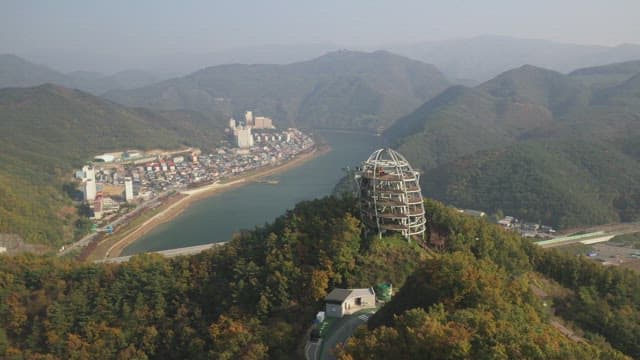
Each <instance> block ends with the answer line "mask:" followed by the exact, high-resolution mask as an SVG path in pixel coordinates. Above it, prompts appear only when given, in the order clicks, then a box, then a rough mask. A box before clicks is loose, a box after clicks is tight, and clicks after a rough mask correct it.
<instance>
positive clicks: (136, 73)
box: [0, 54, 161, 95]
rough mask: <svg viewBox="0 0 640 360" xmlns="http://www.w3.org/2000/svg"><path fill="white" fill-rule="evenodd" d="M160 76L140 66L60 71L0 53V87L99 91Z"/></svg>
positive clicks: (128, 86) (138, 84) (152, 80)
mask: <svg viewBox="0 0 640 360" xmlns="http://www.w3.org/2000/svg"><path fill="white" fill-rule="evenodd" d="M160 80H161V79H160V78H158V77H157V76H155V75H152V74H151V73H148V72H145V71H141V70H125V71H120V72H117V73H115V74H112V75H102V74H99V73H96V72H87V71H74V72H71V73H68V74H63V73H61V72H58V71H56V70H53V69H51V68H49V67H46V66H44V65H38V64H34V63H32V62H29V61H27V60H25V59H23V58H20V57H18V56H15V55H11V54H4V55H0V88H7V87H30V86H37V85H42V84H46V83H51V84H57V85H62V86H65V87H69V88H76V89H80V90H84V91H87V92H90V93H93V94H97V95H99V94H102V93H104V92H106V91H108V90H115V89H132V88H136V87H141V86H145V85H148V84H152V83H155V82H157V81H160Z"/></svg>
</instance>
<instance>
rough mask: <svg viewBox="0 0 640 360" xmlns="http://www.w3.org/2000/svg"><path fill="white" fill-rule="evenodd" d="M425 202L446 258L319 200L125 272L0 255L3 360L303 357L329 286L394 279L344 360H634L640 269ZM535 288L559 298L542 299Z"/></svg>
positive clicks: (147, 259)
mask: <svg viewBox="0 0 640 360" xmlns="http://www.w3.org/2000/svg"><path fill="white" fill-rule="evenodd" d="M425 205H426V210H427V214H428V225H429V238H430V239H431V240H434V239H436V238H437V239H446V249H445V250H444V251H442V252H434V251H427V250H424V249H423V248H421V247H419V246H417V245H416V244H415V243H407V242H406V241H405V240H403V239H400V238H396V237H383V238H382V239H379V238H377V237H366V236H363V235H362V229H361V227H360V224H359V221H358V220H357V212H356V208H355V207H356V205H355V201H354V200H353V199H351V198H349V197H345V198H335V197H328V198H324V199H321V200H314V201H307V202H303V203H300V204H298V205H297V206H296V207H295V208H294V209H293V210H290V211H288V212H287V213H286V214H284V215H282V216H281V217H279V218H278V219H276V220H275V221H274V222H273V223H272V224H268V225H265V226H263V227H258V228H256V229H254V230H252V231H246V232H243V233H241V234H239V235H238V236H237V237H235V238H234V239H233V240H232V241H231V242H230V243H228V244H227V245H225V246H222V247H220V248H217V249H213V250H210V251H207V252H204V253H201V254H199V255H196V256H191V257H179V258H174V259H165V258H162V257H160V256H156V255H140V256H136V257H134V258H132V259H131V260H130V261H129V262H128V263H124V264H120V265H115V264H103V265H96V264H83V263H78V262H74V261H70V260H63V259H57V258H53V257H36V256H29V255H24V256H19V257H0V284H2V286H0V299H1V300H2V301H0V354H2V356H3V357H4V358H8V359H96V358H119V359H130V358H138V359H183V358H190V359H204V358H217V359H263V358H276V359H286V358H299V357H300V356H301V353H300V349H301V348H302V346H303V345H304V342H305V341H306V335H305V334H306V332H305V330H306V329H307V328H308V327H309V326H310V324H311V320H312V319H313V316H314V314H315V312H316V311H318V310H319V309H321V308H322V299H323V298H324V296H326V294H327V293H328V291H330V290H331V289H332V288H333V287H362V286H365V287H366V286H370V285H372V284H376V283H380V282H383V281H389V282H392V283H393V284H394V287H396V288H399V289H400V290H399V292H398V294H397V295H395V297H394V298H393V299H392V300H391V302H389V303H388V304H387V305H385V306H384V307H383V308H382V309H381V310H380V311H379V312H378V314H376V315H375V316H374V317H373V318H372V319H371V320H370V328H371V329H370V330H367V329H362V330H361V331H359V332H358V333H357V334H356V336H355V337H353V338H352V340H350V341H349V342H348V343H347V345H346V346H345V347H344V348H342V349H339V350H338V355H339V356H340V357H341V358H344V359H360V358H367V359H369V358H390V357H394V356H395V357H396V358H411V357H412V356H413V355H415V354H435V355H434V358H485V357H486V358H505V359H506V358H534V359H547V358H558V359H560V358H562V359H571V358H573V359H584V358H602V359H615V358H624V357H625V356H624V354H626V355H628V356H632V357H638V356H640V346H639V345H638V343H637V341H636V339H637V335H638V331H640V325H639V324H640V305H638V304H640V277H639V276H638V275H637V274H635V273H632V272H629V271H620V270H619V269H615V268H604V267H601V266H600V265H598V264H595V263H592V262H588V261H587V260H584V259H581V258H575V257H570V256H567V255H562V254H560V253H556V252H550V251H546V250H542V249H540V248H538V247H536V246H535V245H533V244H531V243H529V242H528V240H525V239H522V238H520V237H519V236H517V235H516V234H513V233H509V232H505V231H504V230H502V229H501V228H499V227H497V226H495V225H492V224H489V223H487V222H485V221H482V220H477V219H474V218H471V217H466V216H464V215H461V214H459V213H457V212H455V211H454V210H452V209H450V208H447V207H445V206H444V205H442V204H440V203H438V202H435V201H431V200H428V201H426V203H425ZM540 279H544V281H545V282H553V283H556V284H557V285H556V286H558V287H561V288H562V289H563V292H562V293H563V296H561V297H558V298H555V297H554V298H553V299H545V300H544V301H543V299H541V298H540V296H539V295H538V294H537V293H536V287H538V286H542V285H540V284H539V282H540V281H541V280H540ZM554 296H555V295H554ZM545 301H548V302H551V303H550V304H546V303H545ZM557 319H564V320H563V321H566V322H567V324H568V325H567V326H570V325H569V324H574V325H576V331H579V332H580V334H581V336H582V340H578V341H574V340H571V339H570V338H568V337H565V336H563V335H562V334H561V333H560V332H559V330H558V329H557V327H555V326H554V325H553V323H554V321H557ZM523 334H525V335H526V336H523ZM421 357H423V355H421Z"/></svg>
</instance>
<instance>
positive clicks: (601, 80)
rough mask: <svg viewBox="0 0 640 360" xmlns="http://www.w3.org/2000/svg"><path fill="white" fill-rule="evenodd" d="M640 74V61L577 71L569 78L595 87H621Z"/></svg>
mask: <svg viewBox="0 0 640 360" xmlns="http://www.w3.org/2000/svg"><path fill="white" fill-rule="evenodd" d="M639 73H640V60H634V61H627V62H622V63H615V64H609V65H602V66H595V67H589V68H584V69H577V70H574V71H572V72H570V73H569V76H571V77H572V78H574V79H576V80H579V81H580V82H582V83H583V84H587V85H589V86H593V87H599V88H602V87H609V86H615V85H619V84H621V83H623V82H625V81H627V80H629V79H630V78H632V77H633V76H634V75H637V74H639Z"/></svg>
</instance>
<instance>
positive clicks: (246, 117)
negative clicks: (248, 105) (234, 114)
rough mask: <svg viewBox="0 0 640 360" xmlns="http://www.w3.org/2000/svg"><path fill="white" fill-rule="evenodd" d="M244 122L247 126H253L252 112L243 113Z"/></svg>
mask: <svg viewBox="0 0 640 360" xmlns="http://www.w3.org/2000/svg"><path fill="white" fill-rule="evenodd" d="M244 121H245V124H246V125H247V126H252V125H253V111H245V112H244Z"/></svg>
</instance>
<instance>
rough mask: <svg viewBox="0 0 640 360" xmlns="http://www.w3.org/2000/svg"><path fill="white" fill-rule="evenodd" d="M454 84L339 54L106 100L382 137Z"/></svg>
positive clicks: (372, 57) (391, 63) (205, 72)
mask: <svg viewBox="0 0 640 360" xmlns="http://www.w3.org/2000/svg"><path fill="white" fill-rule="evenodd" d="M449 85H450V84H449V82H448V81H447V79H446V78H445V77H444V75H442V73H440V71H438V69H436V68H435V67H434V66H433V65H429V64H425V63H422V62H419V61H415V60H410V59H407V58H404V57H401V56H398V55H394V54H391V53H388V52H384V51H377V52H373V53H363V52H355V51H346V50H345V51H336V52H332V53H328V54H326V55H323V56H321V57H319V58H316V59H313V60H310V61H304V62H298V63H293V64H288V65H240V64H235V65H220V66H213V67H209V68H206V69H202V70H200V71H197V72H195V73H192V74H190V75H187V76H184V77H181V78H176V79H171V80H166V81H163V82H160V83H157V84H153V85H150V86H147V87H143V88H138V89H133V90H127V91H111V92H108V93H107V94H106V95H105V96H106V97H107V98H109V99H111V100H113V101H116V102H119V103H121V104H124V105H127V106H139V107H147V108H151V109H162V110H175V109H189V110H195V111H199V112H202V113H208V112H211V111H221V112H226V113H228V114H229V115H236V116H239V115H241V114H242V113H243V112H244V111H245V110H250V109H251V110H254V112H255V113H258V114H261V115H266V116H270V117H272V118H274V119H275V120H276V122H277V124H278V125H281V126H298V127H311V128H338V129H364V130H378V129H384V128H386V127H388V126H389V125H390V124H391V123H392V122H393V121H394V120H395V119H397V118H398V117H400V116H402V115H404V114H406V113H407V112H409V111H411V110H413V109H414V108H415V107H417V106H418V105H419V104H421V103H423V102H424V101H426V100H428V99H430V98H431V97H433V96H435V95H437V94H438V93H439V92H441V91H442V90H444V89H445V88H446V87H448V86H449Z"/></svg>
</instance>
